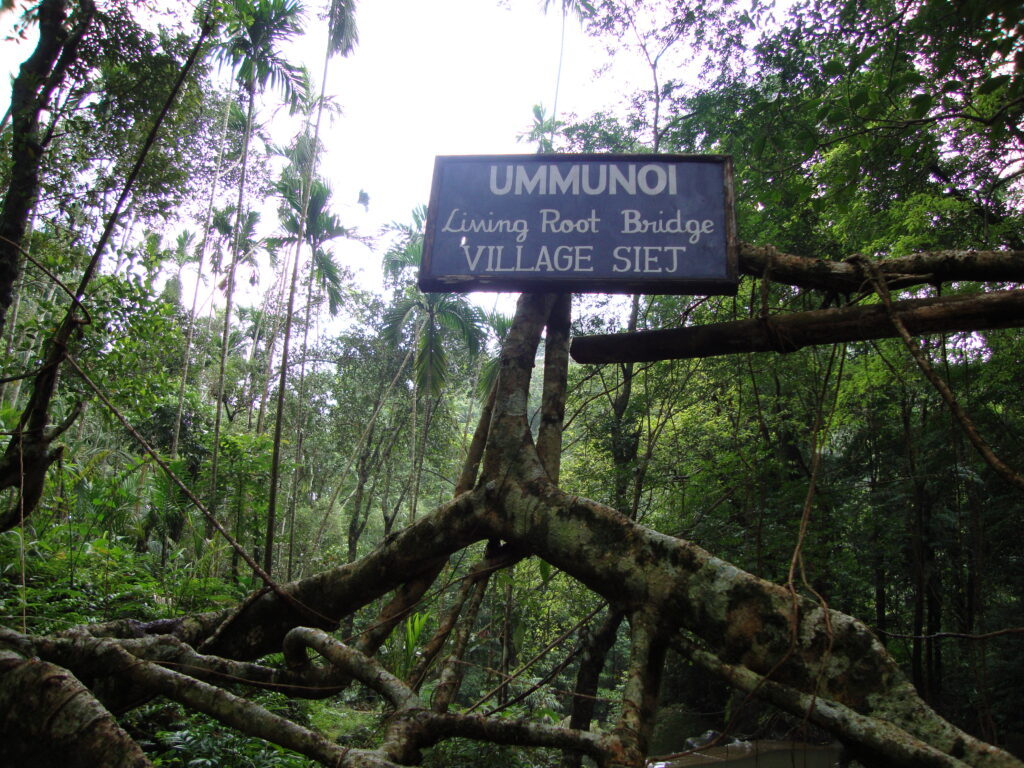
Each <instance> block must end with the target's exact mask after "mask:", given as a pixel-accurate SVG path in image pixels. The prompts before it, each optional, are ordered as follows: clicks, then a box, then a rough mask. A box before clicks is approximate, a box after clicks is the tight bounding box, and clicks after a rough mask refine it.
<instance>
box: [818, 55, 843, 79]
mask: <svg viewBox="0 0 1024 768" xmlns="http://www.w3.org/2000/svg"><path fill="white" fill-rule="evenodd" d="M821 71H822V73H823V74H824V75H825V77H838V76H839V75H842V74H844V73H845V72H846V62H843V61H840V60H839V59H832V61H829V62H826V63H825V66H823V67H822V68H821Z"/></svg>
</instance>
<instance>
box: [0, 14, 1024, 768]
mask: <svg viewBox="0 0 1024 768" xmlns="http://www.w3.org/2000/svg"><path fill="white" fill-rule="evenodd" d="M544 5H545V6H549V5H550V6H552V8H549V9H548V10H549V13H550V12H554V14H555V15H560V16H562V23H568V24H576V23H579V24H581V25H583V28H584V29H585V30H586V31H587V33H588V34H589V35H592V36H594V37H595V39H597V40H599V41H601V43H602V44H603V45H605V46H606V48H607V50H608V51H609V56H610V57H613V56H614V57H631V58H632V59H633V60H634V61H638V62H640V64H641V66H642V69H641V71H642V72H644V75H645V76H644V78H641V79H640V80H638V81H636V82H634V83H632V84H631V86H630V88H629V90H628V92H627V93H625V94H624V96H625V98H624V100H623V101H622V103H621V104H620V105H619V106H618V107H616V108H609V109H608V110H606V111H602V112H598V113H595V114H589V115H571V114H558V113H552V114H548V113H547V112H546V111H545V110H544V108H543V107H540V106H538V107H537V108H535V110H534V114H533V120H534V123H533V125H532V126H528V127H527V129H526V132H525V133H524V134H523V136H524V138H525V139H526V140H527V141H529V142H530V143H531V144H532V145H535V148H536V149H538V150H539V151H542V152H549V151H557V152H587V153H604V152H608V153H641V152H660V153H674V154H690V153H710V154H718V155H729V156H731V157H732V160H733V164H734V168H735V191H736V208H737V225H738V231H739V237H740V240H741V241H742V242H741V244H740V247H739V261H740V271H741V273H742V279H741V282H740V286H739V291H738V293H737V294H736V296H726V297H723V296H715V297H706V296H704V297H702V296H660V295H642V296H641V295H634V296H625V297H621V296H620V297H611V296H605V295H596V296H586V297H583V296H570V295H567V294H561V295H554V294H540V293H535V294H524V295H523V296H522V297H521V298H520V299H519V303H518V307H517V310H516V312H515V316H514V317H511V316H504V315H502V314H500V313H497V312H491V313H488V312H485V311H483V310H481V309H480V308H479V306H478V305H477V304H475V303H473V302H472V301H471V300H470V299H469V298H468V297H466V296H463V295H458V294H433V293H428V294H424V293H421V292H420V291H419V290H418V289H417V287H416V268H417V266H418V263H419V258H420V254H421V250H422V241H423V229H424V221H425V216H426V211H425V210H423V209H418V210H416V211H414V212H413V213H412V214H411V215H410V216H409V217H408V219H407V220H405V221H401V222H396V223H395V224H393V225H392V226H390V227H389V228H388V229H387V231H386V232H384V233H361V232H358V231H356V230H355V229H354V228H353V227H352V226H351V223H350V222H347V221H346V220H345V218H344V215H343V213H340V211H342V210H343V209H342V208H341V206H339V204H338V201H337V200H336V199H335V198H334V192H333V191H332V189H331V186H330V184H329V183H328V182H327V180H326V179H324V178H323V168H322V165H321V161H322V159H323V152H324V150H323V147H324V143H325V141H326V136H327V132H328V131H329V123H330V112H331V109H332V104H333V103H334V102H333V98H336V99H337V101H338V103H340V104H341V105H342V106H343V105H344V86H343V85H342V86H341V89H340V91H339V92H337V93H335V94H332V93H330V92H329V91H328V88H329V86H330V87H333V85H332V81H331V77H330V71H331V66H332V64H333V63H335V62H336V60H337V59H338V58H339V57H344V56H358V55H359V49H358V40H359V38H358V34H357V21H358V9H357V8H356V5H355V3H354V2H352V0H331V2H327V3H321V4H312V3H310V4H309V5H305V4H303V3H302V2H300V0H218V1H217V2H203V3H200V4H199V5H198V6H197V7H195V8H187V7H182V8H176V9H174V10H173V11H172V12H169V13H165V14H156V13H154V11H153V9H152V8H151V7H150V5H149V4H146V3H135V2H130V1H128V0H110V1H109V2H108V1H107V0H77V1H76V0H39V1H38V2H32V3H25V4H21V3H13V2H5V3H4V12H5V13H10V14H18V19H19V21H18V24H19V25H20V26H21V28H24V29H28V28H33V29H34V30H35V31H37V32H38V42H37V43H36V45H35V47H34V49H33V50H32V52H31V53H30V54H29V56H28V58H27V59H26V60H25V62H24V63H23V64H22V65H21V67H20V69H19V70H18V72H17V73H16V76H15V77H14V78H13V81H12V86H11V92H10V109H9V111H8V113H7V115H5V117H4V119H3V122H2V124H0V130H2V134H0V145H2V153H3V154H2V157H3V159H2V161H0V188H2V194H3V201H2V205H0V343H2V347H0V360H2V361H3V364H2V367H0V420H2V425H3V426H2V431H3V441H4V442H3V454H2V456H0V735H2V738H0V762H3V764H4V765H14V766H20V765H25V766H37V765H58V764H59V765H70V766H76V765H81V766H94V765H104V766H146V765H167V766H172V765H173V766H178V765H180V766H192V765H210V764H218V765H225V766H230V765H239V766H241V765H261V766H263V765H265V766H270V765H281V766H307V765H313V764H323V765H331V766H344V767H348V768H355V767H357V766H377V767H378V768H383V767H386V766H397V765H418V764H424V765H431V766H453V767H454V766H462V765H465V766H473V765H479V764H481V763H482V762H484V761H488V762H492V763H495V764H500V765H509V766H553V765H559V766H562V767H563V768H575V767H577V766H580V765H582V764H583V761H584V760H587V761H590V762H591V763H593V764H596V765H598V766H600V767H601V768H605V767H609V768H610V767H612V766H614V767H617V768H618V767H620V768H640V766H644V765H646V764H648V763H649V762H657V763H659V764H662V765H672V764H673V763H674V761H675V760H677V759H680V758H682V757H683V756H685V755H688V754H690V753H692V752H693V751H694V750H695V749H698V748H699V749H717V748H724V746H725V745H726V744H727V743H729V742H733V743H734V744H735V743H738V744H739V747H738V748H743V745H753V744H767V743H769V742H776V741H787V742H790V741H792V742H797V743H798V744H800V745H802V746H801V747H800V749H811V748H813V747H814V746H815V745H821V744H827V743H831V742H836V743H837V744H838V745H840V746H841V748H842V750H843V751H844V754H843V756H842V759H843V760H856V761H858V762H859V763H860V764H861V765H864V766H867V767H868V768H872V767H873V766H908V767H909V766H915V767H916V766H979V767H980V766H984V767H988V766H992V767H996V766H1000V767H1001V766H1020V765H1021V756H1022V755H1024V721H1022V719H1021V714H1020V713H1021V712H1022V711H1024V665H1022V664H1021V662H1020V660H1019V659H1020V657H1021V647H1022V646H1021V644H1022V642H1024V603H1022V601H1024V567H1022V564H1024V542H1022V540H1021V537H1020V535H1019V530H1020V528H1021V521H1022V515H1024V510H1022V499H1024V495H1022V494H1024V402H1022V401H1021V397H1020V375H1021V366H1022V365H1024V332H1022V330H1021V326H1022V325H1024V313H1022V301H1024V298H1022V296H1024V293H1022V288H1021V287H1020V286H1021V284H1022V283H1024V129H1022V124H1024V18H1022V15H1021V9H1020V6H1019V3H1016V2H1010V1H1009V0H957V1H955V2H954V1H953V0H805V1H804V2H796V3H787V4H773V3H770V2H760V1H759V0H750V1H749V2H746V1H739V2H734V1H733V0H713V2H706V3H699V4H697V3H689V2H677V1H676V0H661V1H660V2H640V1H639V0H576V1H575V2H574V1H572V0H564V2H563V3H560V4H559V3H555V4H552V3H545V4H544ZM396 23H397V21H396ZM311 25H320V26H322V27H323V29H325V30H326V31H327V35H326V46H325V48H324V49H323V50H322V51H319V52H318V53H317V55H316V57H315V59H316V61H317V62H318V63H317V64H316V67H317V68H318V69H322V71H321V72H319V73H312V72H310V71H309V70H307V69H306V68H305V66H304V65H303V64H302V63H300V62H297V61H294V60H292V59H290V58H289V56H288V55H287V53H286V51H288V50H292V49H291V48H289V47H288V46H289V44H294V43H295V42H297V41H305V40H307V39H308V38H307V35H308V31H309V29H310V28H311ZM396 55H397V54H396ZM601 84H602V81H601V80H600V79H598V80H596V81H595V87H601ZM284 113H287V114H289V115H291V117H292V120H293V122H294V124H295V125H298V126H300V127H299V129H298V131H297V132H296V133H295V135H293V136H289V137H287V138H286V139H285V140H281V139H280V137H277V136H275V135H274V134H273V128H274V125H273V124H274V122H275V115H277V114H284ZM529 117H530V116H529V115H525V116H524V120H523V122H524V123H526V122H528V120H529ZM480 119H485V116H481V117H480ZM367 202H368V200H367V199H366V198H365V196H363V197H361V199H360V203H361V204H367ZM346 239H360V240H362V241H363V242H366V243H368V244H369V245H370V246H371V248H373V249H374V252H375V253H376V255H377V257H378V258H379V259H380V261H381V263H382V269H383V274H384V276H385V278H384V285H383V287H382V289H381V290H380V291H369V290H366V289H365V288H362V287H360V286H359V285H358V284H357V283H356V282H355V280H354V279H353V276H352V272H351V266H352V265H348V264H346V263H344V260H343V259H342V257H341V256H340V253H341V249H340V248H339V247H338V246H339V243H341V242H343V241H344V240H346ZM243 286H245V288H246V289H245V290H242V287H243ZM253 297H257V298H253ZM570 347H571V349H572V355H573V357H574V358H575V361H570ZM704 732H710V733H709V734H708V735H707V736H706V738H705V739H704V740H701V739H697V738H695V737H698V736H699V735H700V734H701V733H704ZM691 737H693V738H691ZM751 748H753V747H751ZM588 764H589V763H588Z"/></svg>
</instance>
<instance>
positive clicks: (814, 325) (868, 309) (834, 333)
mask: <svg viewBox="0 0 1024 768" xmlns="http://www.w3.org/2000/svg"><path fill="white" fill-rule="evenodd" d="M892 309H893V311H894V312H896V313H898V315H899V317H900V319H901V320H902V321H903V324H904V325H905V326H906V327H907V330H909V331H910V332H911V333H912V334H914V335H921V334H926V333H948V332H956V331H985V330H991V329H995V328H1014V327H1017V326H1020V325H1021V324H1024V290H1013V291H994V292H992V293H987V294H964V295H956V296H941V297H935V298H928V299H907V300H904V301H894V302H892ZM898 335H899V334H898V332H897V330H896V328H895V327H894V326H893V324H892V321H891V320H890V319H889V312H888V310H887V309H886V308H885V307H884V306H883V305H881V304H872V305H869V306H851V307H841V308H838V309H819V310H812V311H808V312H794V313H792V314H787V315H781V316H775V317H761V318H756V319H749V320H734V321H732V322H728V323H714V324H711V325H698V326H690V327H686V328H668V329H665V330H657V331H638V332H636V333H614V334H603V335H595V336H580V337H577V338H576V339H574V340H573V342H572V357H573V359H574V360H575V361H576V362H578V363H629V362H633V363H641V362H650V361H653V360H669V359H677V360H678V359H686V358H699V357H714V356H716V355H733V354H738V353H742V352H783V353H785V352H795V351H796V350H798V349H801V348H803V347H808V346H813V345H815V344H838V343H842V342H848V341H867V340H870V339H884V338H890V337H894V336H898Z"/></svg>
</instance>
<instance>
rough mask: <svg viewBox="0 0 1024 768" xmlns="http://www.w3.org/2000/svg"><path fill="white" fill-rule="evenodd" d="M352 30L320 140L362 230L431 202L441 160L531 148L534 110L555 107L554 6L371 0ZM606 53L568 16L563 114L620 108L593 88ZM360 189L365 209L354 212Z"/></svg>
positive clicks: (347, 210) (338, 191)
mask: <svg viewBox="0 0 1024 768" xmlns="http://www.w3.org/2000/svg"><path fill="white" fill-rule="evenodd" d="M503 5H504V6H505V7H502V6H503ZM357 24H358V28H359V39H360V43H359V46H358V47H357V48H356V50H355V52H354V53H353V54H352V55H351V56H350V57H349V58H347V59H345V60H336V61H334V62H332V64H331V70H330V78H329V85H328V89H329V91H331V92H333V93H334V94H336V97H337V100H338V102H339V103H340V104H342V106H343V108H344V112H345V114H344V116H343V117H342V118H341V119H339V120H338V121H337V122H336V123H335V124H334V125H333V126H332V127H331V128H330V129H328V130H327V131H325V132H324V134H323V137H322V138H323V140H324V143H325V144H326V145H327V151H328V156H327V160H326V162H325V164H324V169H323V174H324V175H325V176H327V177H328V179H329V180H330V182H331V184H332V186H333V187H334V190H335V197H336V198H337V200H338V201H339V203H344V204H346V205H345V206H344V209H343V210H344V213H343V215H344V216H345V217H346V221H350V220H351V221H352V222H353V223H354V224H355V225H356V226H357V227H358V228H359V230H360V231H361V232H363V233H366V234H374V233H376V232H377V231H378V230H379V229H380V227H381V226H382V225H384V224H386V223H388V222H391V221H395V220H397V221H403V222H404V221H408V220H409V218H410V212H411V211H412V209H413V208H414V207H415V206H417V205H425V204H426V202H427V199H428V197H429V193H430V182H431V175H432V172H433V163H434V157H435V156H436V155H444V154H453V155H461V154H505V153H531V152H534V151H535V147H534V146H532V145H530V144H526V143H521V142H517V141H516V137H517V135H518V134H519V133H522V132H525V131H527V130H529V127H530V125H531V123H532V120H533V116H532V107H533V105H534V104H543V105H544V106H545V107H546V108H547V110H548V111H549V112H550V111H551V109H552V105H553V103H554V99H555V85H556V79H557V73H558V59H559V40H560V36H561V29H562V21H561V15H560V13H559V12H558V11H557V10H555V9H554V8H553V9H552V10H551V12H549V14H547V15H544V14H543V13H542V12H541V5H540V0H510V2H508V3H505V4H501V3H499V2H498V0H443V1H440V0H434V1H432V2H423V0H373V1H369V0H367V1H364V2H362V3H360V4H359V6H358V7H357ZM317 50H321V49H320V48H319V45H318V46H317ZM603 56H604V54H603V52H600V49H599V47H598V46H597V45H596V44H595V43H594V42H593V41H592V40H590V39H588V38H586V37H585V35H583V33H582V31H581V29H580V25H579V23H578V22H577V21H576V20H575V19H573V18H569V19H568V20H567V23H566V35H565V60H564V63H563V66H562V76H561V87H560V89H559V96H558V111H559V114H565V113H566V112H567V111H577V112H579V113H580V114H588V113H589V112H591V111H593V110H594V109H598V108H600V107H602V106H606V105H608V103H609V102H614V101H615V99H616V98H617V95H616V94H614V93H608V92H607V91H606V90H605V89H604V88H601V87H595V84H594V82H593V70H594V69H595V68H596V67H598V66H600V65H601V63H603V61H602V57H603ZM315 71H317V72H319V71H320V70H319V69H316V70H315ZM603 97H607V98H603ZM360 189H365V190H366V191H367V192H368V193H369V195H370V210H369V211H368V212H363V211H362V209H361V208H358V207H357V206H355V205H354V203H355V201H356V199H357V196H358V193H359V190H360ZM346 250H347V249H346Z"/></svg>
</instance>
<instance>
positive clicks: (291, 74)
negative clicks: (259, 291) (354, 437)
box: [210, 0, 304, 503]
mask: <svg viewBox="0 0 1024 768" xmlns="http://www.w3.org/2000/svg"><path fill="white" fill-rule="evenodd" d="M302 17H303V8H302V4H301V3H300V2H299V0H232V2H230V3H229V4H228V6H227V21H226V24H225V30H226V33H227V37H226V39H225V41H224V42H223V44H222V46H221V49H220V53H219V58H220V59H221V60H222V61H224V62H226V63H228V64H230V66H231V67H232V68H233V69H234V70H235V77H236V79H237V80H238V84H239V88H240V89H241V90H242V91H243V92H244V93H245V97H246V109H247V111H246V127H245V132H244V134H243V138H242V165H241V170H240V173H239V181H238V202H237V205H236V210H237V211H242V210H244V207H245V181H246V171H247V169H248V155H249V142H250V139H251V138H252V132H253V116H254V114H255V111H256V94H257V92H262V91H263V90H265V89H266V88H267V86H268V85H269V86H271V87H273V88H277V89H279V90H280V91H281V92H282V94H283V95H284V98H285V101H286V102H288V103H291V104H294V103H296V102H297V101H298V99H299V94H300V91H301V86H302V84H303V82H304V78H303V76H302V70H301V68H300V67H297V66H296V65H294V64H292V63H291V62H289V61H287V60H285V59H284V57H283V56H282V55H281V52H280V49H279V47H280V45H281V44H282V43H284V42H286V41H287V40H289V39H291V38H293V37H295V36H296V35H298V34H299V33H300V32H301V31H302ZM238 218H239V219H240V220H241V219H242V216H239V217H238ZM240 250H241V228H240V227H239V228H236V230H235V238H234V242H233V245H232V253H231V263H230V264H229V266H228V276H227V290H226V299H225V310H224V333H223V336H222V337H221V354H220V367H219V371H218V381H219V384H218V387H219V389H223V386H224V366H225V363H226V361H227V348H228V338H229V334H230V324H231V310H232V301H233V298H234V290H235V267H236V266H237V264H238V261H239V254H240ZM221 411H222V409H221V402H220V399H218V402H217V409H216V415H215V418H214V425H213V456H212V459H211V463H210V493H211V498H212V499H215V498H216V489H217V459H218V454H219V450H218V449H219V443H220V426H221ZM214 503H215V501H214Z"/></svg>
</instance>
